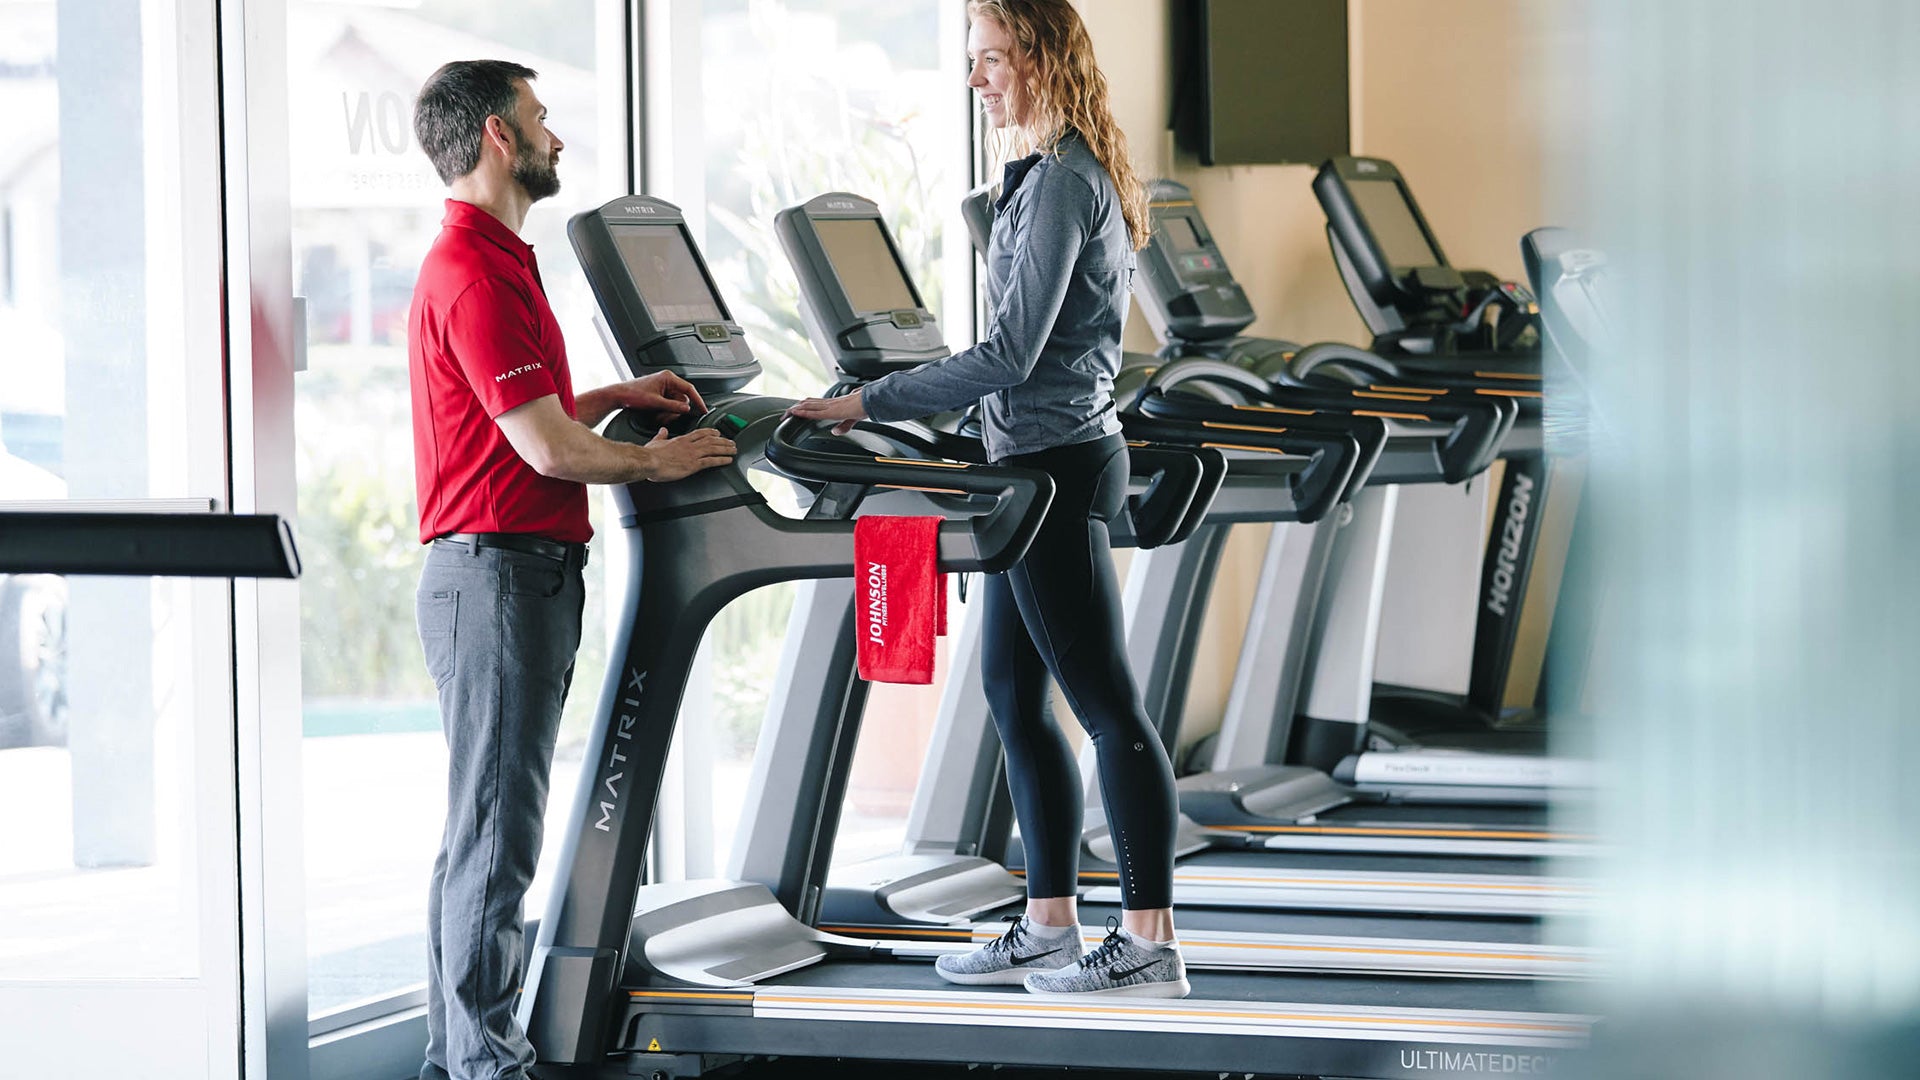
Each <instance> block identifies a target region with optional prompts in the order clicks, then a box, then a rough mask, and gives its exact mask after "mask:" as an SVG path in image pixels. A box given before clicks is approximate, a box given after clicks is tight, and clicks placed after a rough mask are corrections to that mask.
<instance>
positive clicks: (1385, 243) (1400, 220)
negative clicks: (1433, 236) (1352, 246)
mask: <svg viewBox="0 0 1920 1080" xmlns="http://www.w3.org/2000/svg"><path fill="white" fill-rule="evenodd" d="M1347 187H1348V189H1349V190H1351V191H1352V192H1353V201H1354V202H1355V203H1356V204H1358V205H1359V207H1360V216H1361V217H1363V218H1365V219H1366V225H1367V228H1368V229H1370V230H1372V232H1373V239H1374V242H1375V243H1377V244H1379V245H1380V253H1381V254H1382V255H1385V256H1386V257H1387V265H1389V266H1391V267H1393V268H1394V269H1395V270H1404V269H1412V268H1414V267H1420V266H1440V265H1442V264H1441V262H1440V256H1438V255H1436V254H1434V250H1433V245H1432V244H1429V243H1428V242H1427V235H1426V233H1424V232H1422V231H1421V229H1420V222H1419V221H1418V219H1416V218H1415V217H1414V216H1413V208H1412V206H1411V205H1409V204H1408V202H1407V196H1406V193H1405V192H1403V191H1402V190H1401V188H1400V184H1399V183H1398V182H1397V181H1393V180H1348V181H1347Z"/></svg>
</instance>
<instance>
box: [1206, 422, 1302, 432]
mask: <svg viewBox="0 0 1920 1080" xmlns="http://www.w3.org/2000/svg"><path fill="white" fill-rule="evenodd" d="M1200 426H1201V427H1210V428H1219V429H1221V430H1224V431H1267V432H1272V433H1273V434H1275V435H1278V434H1279V433H1281V432H1283V431H1285V430H1287V429H1286V428H1283V427H1267V426H1265V425H1263V424H1229V423H1227V422H1226V421H1225V420H1202V421H1200Z"/></svg>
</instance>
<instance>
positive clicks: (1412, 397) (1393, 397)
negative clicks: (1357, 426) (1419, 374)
mask: <svg viewBox="0 0 1920 1080" xmlns="http://www.w3.org/2000/svg"><path fill="white" fill-rule="evenodd" d="M1353 396H1354V397H1366V398H1386V399H1387V400H1388V401H1432V400H1433V399H1434V398H1436V397H1438V396H1439V395H1438V394H1432V393H1425V392H1419V393H1415V392H1409V391H1401V392H1400V393H1397V394H1380V393H1375V392H1374V391H1372V390H1355V391H1353Z"/></svg>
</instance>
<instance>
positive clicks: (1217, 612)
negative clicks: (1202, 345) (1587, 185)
mask: <svg viewBox="0 0 1920 1080" xmlns="http://www.w3.org/2000/svg"><path fill="white" fill-rule="evenodd" d="M1179 2H1183V0H1080V3H1079V7H1080V11H1081V15H1082V17H1083V18H1084V19H1085V21H1086V23H1087V28H1088V31H1089V32H1090V33H1091V34H1092V36H1093V41H1094V49H1095V51H1096V53H1097V55H1098V57H1099V60H1100V66H1101V69H1102V70H1103V71H1105V72H1106V75H1107V81H1108V83H1109V85H1110V86H1111V87H1112V92H1113V102H1114V112H1115V114H1116V116H1117V117H1118V119H1119V121H1120V124H1121V126H1122V127H1123V128H1124V129H1125V130H1126V133H1127V138H1128V141H1129V144H1130V146H1131V148H1132V151H1133V155H1134V160H1135V162H1136V163H1137V164H1138V165H1139V166H1140V167H1141V168H1142V170H1143V171H1145V172H1146V173H1147V174H1148V175H1151V176H1166V177H1170V178H1172V179H1174V180H1178V181H1180V182H1181V183H1183V184H1186V185H1187V186H1189V187H1191V188H1192V189H1193V191H1194V195H1195V198H1196V199H1197V200H1198V201H1199V203H1200V205H1201V207H1202V209H1203V210H1204V211H1205V213H1206V215H1207V222H1208V224H1209V225H1211V226H1212V228H1213V232H1214V234H1215V235H1216V236H1217V237H1219V238H1220V244H1221V247H1222V248H1223V249H1224V254H1225V255H1226V257H1227V260H1228V262H1229V264H1230V265H1231V266H1232V267H1233V271H1234V275H1235V277H1237V278H1238V279H1239V280H1240V283H1241V285H1242V286H1244V287H1245V288H1246V290H1247V293H1248V295H1249V297H1250V298H1251V299H1252V301H1253V304H1254V309H1255V310H1256V311H1257V312H1258V313H1259V316H1260V317H1259V321H1257V322H1256V323H1254V325H1253V328H1252V330H1251V331H1250V332H1251V333H1255V334H1260V335H1263V336H1268V337H1279V338H1287V339H1291V340H1295V341H1302V342H1311V341H1318V340H1340V341H1350V342H1354V343H1356V344H1365V342H1366V339H1367V335H1366V332H1365V329H1364V328H1363V326H1362V325H1361V322H1360V319H1359V317H1358V316H1357V315H1355V313H1354V310H1353V305H1352V303H1351V302H1350V301H1349V300H1348V299H1347V294H1346V290H1345V288H1344V287H1343V286H1342V285H1341V283H1340V276H1339V272H1338V271H1337V270H1335V268H1334V265H1333V258H1332V256H1331V255H1330V254H1329V253H1328V250H1327V241H1326V234H1325V218H1324V217H1322V216H1321V213H1320V207H1319V204H1318V203H1317V202H1315V201H1314V198H1313V192H1312V189H1311V184H1312V180H1313V169H1312V167H1310V166H1304V165H1284V166H1281V165H1275V166H1238V167H1232V168H1226V167H1215V168H1203V167H1201V166H1200V165H1199V163H1198V162H1197V161H1196V160H1195V159H1194V158H1193V157H1192V156H1191V155H1189V154H1181V153H1176V152H1175V151H1174V149H1173V145H1172V139H1171V137H1170V136H1169V135H1168V134H1167V132H1166V124H1167V113H1168V105H1169V102H1170V101H1171V99H1172V87H1171V85H1170V80H1171V71H1170V58H1169V55H1168V54H1169V34H1168V12H1169V10H1170V4H1172V3H1179ZM1531 6H1532V4H1530V2H1529V0H1349V26H1350V38H1351V41H1352V50H1351V52H1352V66H1353V86H1352V99H1353V111H1354V116H1353V130H1354V138H1355V142H1354V152H1355V153H1357V154H1365V155H1370V156H1375V157H1383V158H1386V159H1388V160H1390V161H1392V162H1394V163H1395V164H1396V165H1398V166H1399V167H1400V169H1401V170H1402V172H1404V173H1405V174H1406V176H1407V178H1408V180H1409V182H1410V183H1411V184H1412V186H1413V189H1414V192H1415V195H1416V196H1417V197H1418V198H1419V200H1420V205H1421V209H1422V210H1423V211H1424V212H1425V213H1426V215H1427V218H1428V221H1429V223H1430V224H1431V225H1432V226H1433V228H1434V231H1435V232H1436V233H1437V234H1438V235H1439V238H1440V242H1441V245H1442V246H1443V247H1444V248H1445V249H1446V252H1447V257H1448V259H1449V260H1450V261H1451V262H1453V263H1454V264H1455V265H1456V266H1461V267H1473V268H1482V269H1487V270H1492V271H1494V272H1496V273H1498V274H1500V275H1501V276H1503V277H1518V276H1519V275H1520V272H1521V268H1520V257H1519V242H1520V237H1521V235H1522V234H1523V233H1525V232H1526V231H1527V230H1528V229H1531V228H1534V227H1535V226H1538V225H1543V224H1546V222H1545V221H1543V220H1541V210H1540V207H1541V206H1542V205H1543V204H1545V202H1546V200H1545V198H1544V196H1543V192H1542V184H1543V181H1542V166H1541V162H1542V160H1543V158H1544V156H1545V148H1546V131H1545V128H1546V122H1545V120H1544V119H1543V113H1542V109H1541V108H1540V107H1539V105H1538V104H1537V102H1538V101H1539V98H1540V95H1538V94H1537V93H1535V92H1534V91H1533V89H1532V88H1533V87H1534V86H1536V85H1537V81H1538V79H1539V77H1540V76H1539V72H1538V69H1537V67H1536V65H1535V62H1534V58H1535V57H1537V56H1539V55H1541V54H1542V53H1543V51H1544V50H1543V49H1542V48H1541V45H1542V40H1541V38H1542V35H1543V34H1544V33H1545V32H1546V31H1544V30H1543V29H1542V28H1541V27H1540V25H1539V24H1538V22H1537V21H1536V20H1535V18H1534V16H1533V13H1532V12H1531V11H1529V10H1528V9H1529V8H1530V7H1531ZM1127 335H1128V336H1127V343H1128V346H1129V347H1130V348H1137V349H1151V348H1152V347H1153V345H1154V342H1153V337H1152V334H1151V333H1150V332H1149V331H1148V329H1147V326H1146V321H1145V319H1144V318H1142V317H1140V315H1139V313H1138V312H1137V311H1136V312H1135V314H1134V317H1133V318H1132V319H1131V320H1129V323H1128V327H1127ZM1235 532H1236V535H1235V537H1234V539H1233V541H1232V542H1231V543H1230V544H1229V545H1228V551H1227V557H1226V559H1225V560H1224V561H1223V564H1222V568H1221V580H1220V585H1221V587H1220V588H1218V589H1216V590H1215V592H1214V601H1213V605H1212V609H1211V614H1210V617H1209V620H1208V625H1207V629H1206V634H1205V637H1204V638H1203V644H1202V652H1203V660H1202V661H1201V665H1202V666H1201V667H1200V668H1199V669H1198V670H1196V671H1195V673H1194V679H1193V694H1192V697H1191V699H1190V701H1189V704H1188V729H1187V730H1188V736H1189V738H1191V737H1192V736H1193V735H1194V734H1196V733H1198V732H1204V731H1206V730H1210V729H1211V728H1213V727H1215V726H1217V725H1218V723H1219V718H1220V715H1221V713H1222V711H1223V710H1224V708H1225V705H1226V696H1227V691H1228V689H1229V687H1230V685H1231V682H1232V678H1233V664H1234V660H1235V658H1236V654H1237V651H1238V648H1239V637H1240V629H1241V627H1243V626H1244V625H1245V623H1246V618H1247V614H1248V604H1249V602H1250V599H1251V593H1252V591H1253V587H1254V584H1255V582H1256V579H1257V577H1258V574H1259V569H1260V565H1259V564H1260V551H1261V546H1262V544H1263V543H1264V536H1263V535H1261V534H1262V533H1263V532H1264V530H1257V529H1250V528H1242V529H1237V530H1235Z"/></svg>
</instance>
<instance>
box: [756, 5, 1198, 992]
mask: <svg viewBox="0 0 1920 1080" xmlns="http://www.w3.org/2000/svg"><path fill="white" fill-rule="evenodd" d="M967 14H968V17H969V20H970V22H971V26H970V28H969V30H968V34H967V55H968V59H969V63H970V66H971V72H970V74H969V76H968V79H967V85H969V86H971V87H973V89H974V91H975V93H977V94H978V95H979V97H980V104H981V106H982V107H983V108H984V109H985V110H986V115H987V120H988V122H989V125H990V126H991V127H992V128H994V129H996V131H995V132H994V135H993V137H992V138H993V141H994V142H995V143H997V144H998V148H999V149H1000V150H1001V160H1005V161H1006V162H1007V164H1006V165H1005V168H1004V172H1003V176H1002V180H1001V191H1000V196H999V198H998V200H997V201H996V202H995V203H994V211H995V218H994V227H993V238H992V243H991V244H990V245H989V248H988V261H989V264H990V265H989V281H988V296H989V299H990V300H991V301H992V307H993V315H992V322H991V325H990V326H989V328H988V331H987V335H986V339H985V340H984V341H982V342H981V343H980V344H978V345H975V346H974V347H973V348H970V349H967V350H965V351H963V352H959V353H956V354H954V355H952V356H950V357H947V358H945V359H943V360H939V361H935V362H933V363H929V364H926V365H923V366H921V367H919V368H915V369H913V370H911V371H902V372H896V373H894V374H892V375H888V376H887V377H885V378H883V379H879V380H876V381H874V382H872V383H869V384H867V385H866V386H865V387H864V388H863V389H860V390H856V391H854V392H853V393H851V394H848V395H846V396H844V397H837V398H809V399H807V400H805V401H802V402H799V403H798V404H796V405H795V406H794V407H793V409H792V410H791V412H792V414H793V415H795V416H800V417H805V418H807V419H812V420H832V421H839V427H838V429H837V430H840V431H842V432H844V431H846V430H847V429H849V428H850V427H851V426H852V423H853V422H854V421H855V420H859V419H862V418H864V417H869V416H871V417H873V418H874V419H877V420H908V419H913V418H915V417H921V416H926V415H929V414H931V413H937V412H945V411H949V410H953V409H958V408H961V407H963V406H966V405H970V404H972V403H973V402H976V401H978V402H980V406H981V409H980V415H981V426H982V428H983V429H984V433H985V436H986V444H987V452H988V455H989V456H990V457H991V459H992V460H993V461H994V462H995V463H996V464H1003V465H1017V466H1021V467H1024V468H1030V469H1038V470H1040V471H1042V472H1045V473H1047V474H1048V475H1050V476H1052V477H1053V479H1054V483H1055V485H1056V488H1057V491H1056V495H1055V498H1054V502H1053V508H1052V509H1051V510H1050V511H1049V512H1048V514H1047V518H1046V523H1045V525H1044V526H1043V527H1042V528H1041V530H1040V534H1039V535H1038V536H1037V537H1035V539H1034V541H1033V546H1032V547H1031V548H1029V549H1028V551H1027V555H1026V558H1025V559H1024V560H1023V561H1022V562H1020V563H1019V564H1018V565H1016V566H1014V567H1013V568H1012V569H1011V570H1008V571H1007V572H1006V573H1005V574H995V575H991V576H989V577H988V578H987V586H986V589H985V594H986V595H985V597H984V598H983V600H982V603H983V604H984V606H985V610H984V612H983V616H982V617H983V618H984V619H985V620H986V621H985V623H984V628H985V634H984V639H985V646H984V649H985V654H984V657H983V674H984V676H985V679H984V681H985V683H986V693H987V700H988V703H989V705H990V707H991V708H992V711H993V719H994V725H995V726H996V727H997V728H999V731H1000V741H1001V743H1002V744H1003V745H1004V746H1005V747H1006V753H1007V784H1008V787H1009V788H1011V789H1012V794H1013V801H1014V808H1015V813H1016V815H1017V816H1018V818H1019V822H1020V836H1021V839H1022V842H1023V843H1024V845H1025V847H1026V862H1027V910H1026V914H1025V915H1023V916H1021V917H1019V918H1017V919H1015V920H1013V922H1012V926H1011V927H1010V928H1009V929H1008V930H1007V932H1006V933H1005V934H1004V935H1002V936H1001V937H1000V938H999V939H998V940H996V941H994V942H992V943H990V944H988V945H985V946H983V947H982V948H980V949H977V950H975V951H973V952H971V953H967V954H964V955H958V956H945V957H942V958H941V959H940V961H939V965H938V967H939V971H940V974H941V976H943V977H944V978H946V979H947V980H949V981H951V982H956V983H967V984H981V983H1023V984H1024V985H1025V986H1026V988H1027V989H1028V990H1030V991H1032V992H1034V993H1037V994H1061V995H1078V994H1105V995H1132V996H1139V997H1184V996H1185V995H1186V993H1187V989H1188V987H1187V979H1186V968H1185V965H1184V964H1183V963H1182V962H1181V959H1180V952H1179V949H1178V947H1177V945H1176V942H1175V939H1174V932H1173V907H1172V904H1173V838H1174V825H1175V821H1176V817H1177V813H1178V811H1177V808H1176V803H1175V796H1174V787H1173V768H1172V765H1171V764H1170V763H1169V762H1168V760H1167V755H1166V751H1165V750H1164V749H1163V748H1162V747H1161V745H1160V740H1159V737H1158V736H1157V735H1155V734H1154V731H1153V728H1152V726H1151V725H1150V724H1149V723H1148V721H1147V716H1146V712H1145V710H1144V709H1143V708H1142V706H1141V704H1140V694H1139V691H1138V690H1137V689H1136V688H1135V686H1134V682H1133V675H1132V673H1131V672H1130V671H1128V669H1127V661H1126V649H1125V640H1124V636H1123V627H1122V623H1121V610H1120V589H1119V584H1118V582H1117V580H1116V578H1115V575H1114V571H1113V561H1112V558H1111V556H1110V554H1109V548H1108V538H1107V523H1108V522H1110V521H1112V520H1113V518H1114V517H1115V515H1117V514H1119V513H1120V511H1121V508H1122V507H1123V505H1124V504H1125V500H1126V492H1127V471H1128V470H1127V447H1126V442H1125V441H1124V440H1123V439H1122V438H1121V435H1120V422H1119V420H1118V418H1117V417H1116V416H1115V415H1114V404H1113V398H1112V396H1111V391H1112V388H1113V377H1114V374H1115V373H1116V372H1118V371H1119V370H1120V332H1121V329H1122V327H1123V326H1124V325H1125V322H1126V316H1127V296H1128V287H1129V285H1130V282H1131V278H1132V275H1133V267H1134V256H1133V253H1134V252H1135V251H1136V250H1138V249H1139V248H1141V247H1143V246H1144V245H1145V244H1146V241H1147V233H1148V222H1147V196H1146V188H1145V186H1144V185H1143V184H1142V183H1141V181H1140V178H1139V177H1138V176H1137V175H1136V174H1135V172H1134V170H1133V167H1132V165H1131V164H1130V163H1129V162H1128V160H1127V143H1126V137H1125V136H1124V135H1123V134H1121V132H1120V128H1119V126H1118V125H1117V124H1115V123H1114V120H1113V114H1112V112H1111V110H1110V109H1109V107H1108V104H1107V82H1106V78H1105V76H1103V75H1102V74H1101V73H1100V69H1099V68H1098V67H1097V66H1096V65H1095V64H1094V58H1093V44H1092V42H1091V40H1090V39H1089V38H1088V36H1087V31H1086V27H1085V26H1084V25H1083V24H1082V23H1081V21H1080V16H1079V14H1078V13H1077V12H1075V10H1074V8H1073V6H1072V4H1071V3H1069V0H971V2H970V3H969V4H968V5H967ZM1016 155H1025V156H1018V157H1016ZM1049 674H1051V675H1052V677H1053V678H1054V679H1055V680H1057V681H1058V682H1059V684H1060V686H1061V688H1062V689H1063V690H1064V691H1065V692H1066V696H1067V700H1068V702H1069V703H1070V704H1071V705H1072V707H1073V712H1074V715H1075V716H1076V717H1078V718H1079V721H1080V723H1081V725H1082V726H1083V727H1085V728H1086V729H1087V733H1088V735H1090V736H1091V737H1092V739H1093V743H1094V746H1095V748H1096V750H1097V752H1098V755H1099V765H1100V785H1101V790H1102V792H1103V794H1104V796H1105V797H1104V800H1103V801H1104V802H1105V804H1106V808H1107V818H1108V823H1109V825H1110V826H1111V829H1112V834H1113V837H1114V840H1115V848H1116V850H1117V852H1118V859H1119V864H1120V887H1121V892H1122V895H1123V899H1124V907H1125V912H1124V917H1123V918H1122V919H1120V920H1117V922H1116V921H1110V922H1109V933H1108V934H1107V937H1106V940H1105V941H1104V942H1103V943H1102V944H1101V945H1100V947H1099V948H1097V949H1095V950H1093V951H1092V952H1084V950H1083V949H1082V947H1081V934H1080V927H1079V920H1078V914H1077V909H1076V906H1075V898H1076V894H1077V891H1078V890H1077V882H1078V878H1079V857H1080V834H1081V817H1082V811H1083V804H1082V800H1081V794H1080V783H1079V771H1078V769H1077V768H1076V767H1075V764H1074V756H1073V751H1072V748H1071V747H1070V746H1069V745H1068V743H1067V740H1066V737H1065V735H1064V734H1063V733H1062V732H1061V731H1060V729H1059V727H1058V726H1057V725H1056V724H1055V723H1054V721H1053V719H1052V717H1051V716H1050V713H1049V709H1048V704H1047V703H1048V693H1049V690H1048V675H1049Z"/></svg>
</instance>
